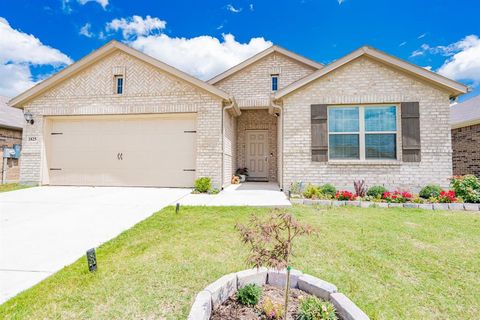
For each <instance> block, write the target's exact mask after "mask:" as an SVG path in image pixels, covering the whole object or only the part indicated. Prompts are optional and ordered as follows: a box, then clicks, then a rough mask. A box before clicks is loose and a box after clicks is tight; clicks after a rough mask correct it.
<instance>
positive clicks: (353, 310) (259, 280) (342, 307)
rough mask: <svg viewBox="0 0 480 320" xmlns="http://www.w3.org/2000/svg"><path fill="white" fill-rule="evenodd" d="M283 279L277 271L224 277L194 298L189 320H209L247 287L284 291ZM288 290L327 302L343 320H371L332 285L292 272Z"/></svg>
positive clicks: (258, 270) (252, 270) (282, 273)
mask: <svg viewBox="0 0 480 320" xmlns="http://www.w3.org/2000/svg"><path fill="white" fill-rule="evenodd" d="M285 278H286V271H285V270H282V271H277V270H273V269H267V268H259V269H248V270H243V271H239V272H237V273H230V274H227V275H225V276H223V277H221V278H220V279H218V280H217V281H215V282H213V283H211V284H209V285H208V286H207V287H206V288H205V289H203V290H202V291H200V292H199V293H198V294H197V296H196V298H195V301H194V303H193V305H192V308H191V309H190V314H189V315H188V320H208V319H210V317H211V315H212V311H213V309H214V308H215V307H217V306H218V305H220V304H222V303H223V302H224V301H225V300H227V299H228V298H229V297H230V296H232V295H233V294H234V293H235V292H236V291H237V289H238V288H242V287H244V286H245V285H247V284H252V283H254V284H257V285H259V286H263V285H264V284H269V285H272V286H276V287H280V288H283V287H284V286H285ZM290 287H291V288H296V289H300V290H302V291H305V292H306V293H309V294H312V295H314V296H317V297H319V298H321V299H323V300H327V301H330V302H331V303H332V304H333V305H334V306H335V308H336V310H337V314H338V315H339V316H340V317H341V318H342V319H344V320H369V319H370V318H369V317H368V316H367V315H366V314H365V313H364V312H363V311H362V310H360V308H358V307H357V306H356V305H355V303H353V302H352V301H351V300H350V299H348V298H347V297H346V296H345V295H344V294H342V293H340V292H338V291H337V287H336V286H335V285H333V284H331V283H328V282H326V281H323V280H321V279H318V278H315V277H313V276H311V275H308V274H303V273H302V272H300V271H298V270H294V269H292V270H291V271H290Z"/></svg>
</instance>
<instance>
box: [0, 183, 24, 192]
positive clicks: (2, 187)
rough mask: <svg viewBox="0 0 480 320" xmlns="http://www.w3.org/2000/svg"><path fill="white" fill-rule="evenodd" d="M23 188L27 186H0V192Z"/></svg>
mask: <svg viewBox="0 0 480 320" xmlns="http://www.w3.org/2000/svg"><path fill="white" fill-rule="evenodd" d="M25 188H28V186H25V185H21V184H19V183H6V184H0V192H7V191H14V190H19V189H25Z"/></svg>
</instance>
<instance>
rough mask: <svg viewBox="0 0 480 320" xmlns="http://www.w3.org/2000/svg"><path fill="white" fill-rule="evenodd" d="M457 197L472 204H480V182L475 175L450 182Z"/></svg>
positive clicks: (459, 177)
mask: <svg viewBox="0 0 480 320" xmlns="http://www.w3.org/2000/svg"><path fill="white" fill-rule="evenodd" d="M450 184H451V186H452V189H453V190H454V191H455V194H456V196H458V197H461V198H462V199H463V201H465V202H470V203H479V202H480V180H479V179H478V178H477V177H475V176H474V175H466V176H457V177H453V178H452V179H451V181H450Z"/></svg>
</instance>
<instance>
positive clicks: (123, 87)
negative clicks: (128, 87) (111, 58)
mask: <svg viewBox="0 0 480 320" xmlns="http://www.w3.org/2000/svg"><path fill="white" fill-rule="evenodd" d="M119 79H122V93H118V80H119ZM113 86H114V89H113V90H114V92H115V94H116V95H119V96H121V95H123V94H124V93H125V76H124V75H123V74H116V75H114V76H113Z"/></svg>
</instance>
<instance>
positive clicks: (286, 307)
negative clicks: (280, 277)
mask: <svg viewBox="0 0 480 320" xmlns="http://www.w3.org/2000/svg"><path fill="white" fill-rule="evenodd" d="M289 291H290V267H287V281H285V319H287V312H288V292H289Z"/></svg>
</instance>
